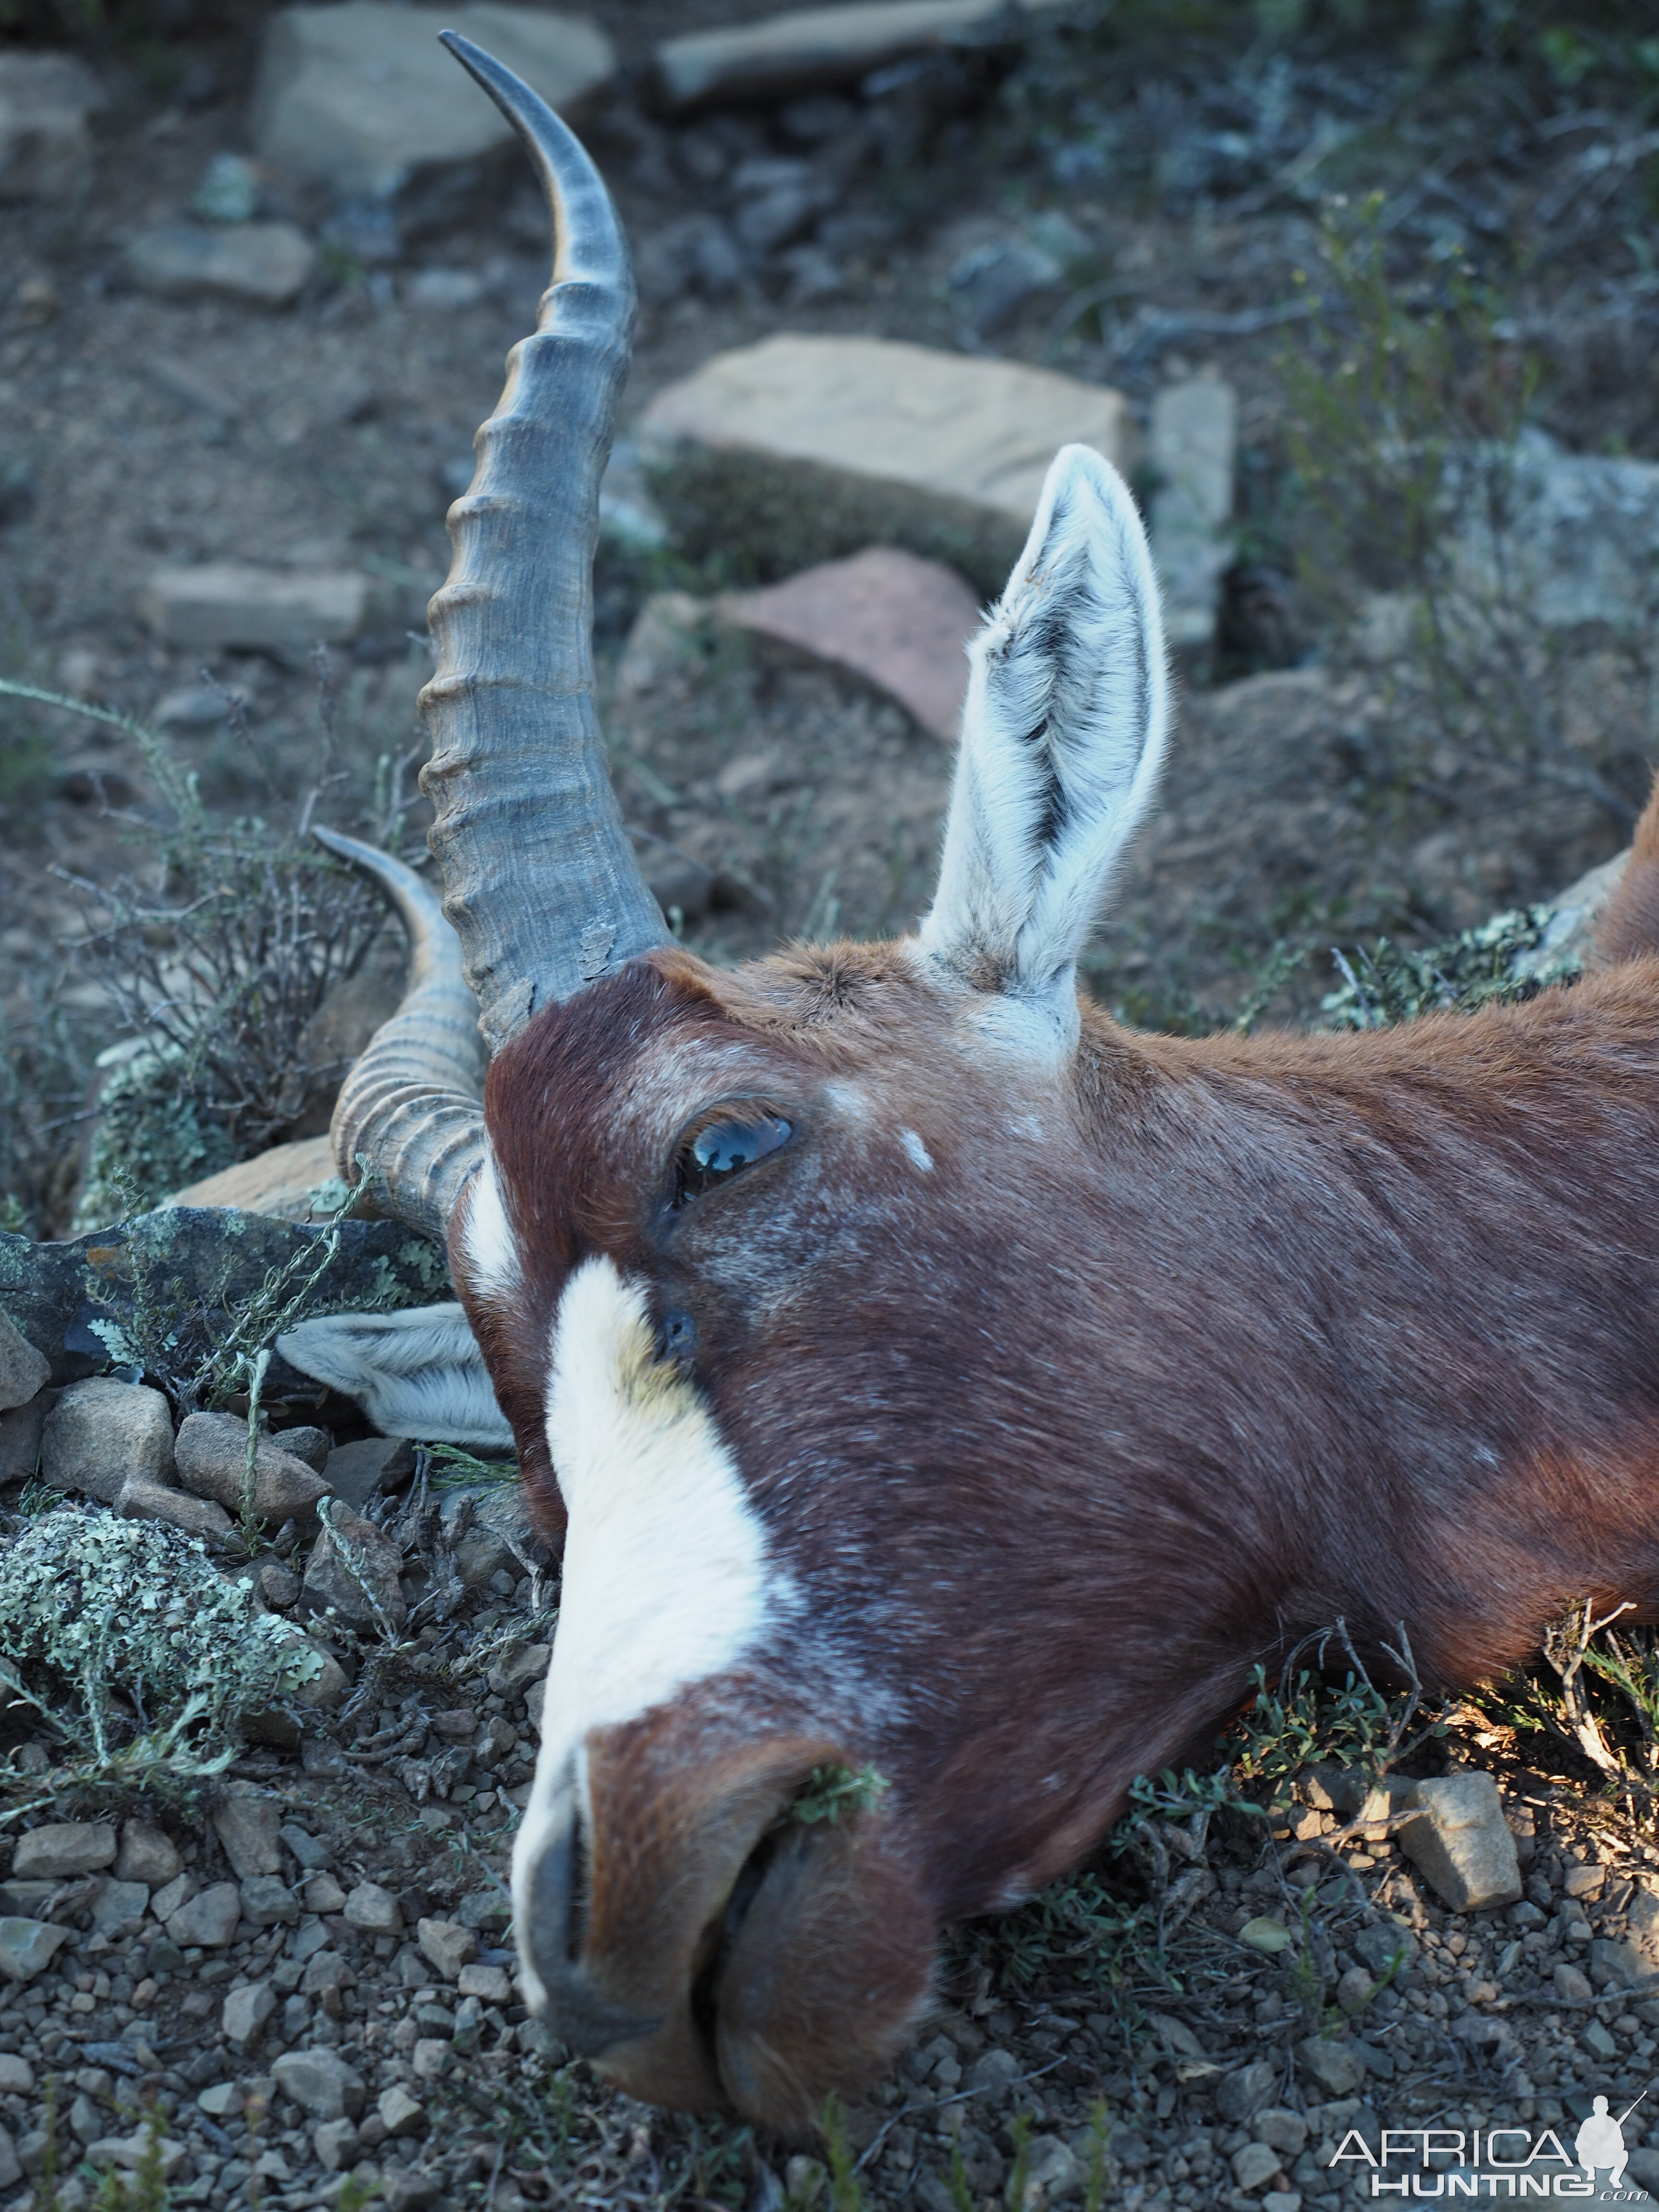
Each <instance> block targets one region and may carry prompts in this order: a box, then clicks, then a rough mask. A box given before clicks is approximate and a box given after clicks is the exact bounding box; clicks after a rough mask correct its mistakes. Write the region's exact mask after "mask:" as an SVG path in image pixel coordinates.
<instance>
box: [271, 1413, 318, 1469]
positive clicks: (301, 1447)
mask: <svg viewBox="0 0 1659 2212" xmlns="http://www.w3.org/2000/svg"><path fill="white" fill-rule="evenodd" d="M270 1441H271V1442H272V1443H274V1444H275V1445H276V1449H277V1450H278V1451H285V1452H286V1453H287V1454H288V1455H289V1458H290V1459H297V1460H303V1461H304V1462H305V1464H306V1465H307V1467H308V1468H310V1469H311V1471H312V1473H313V1474H321V1473H322V1471H323V1469H324V1468H325V1467H326V1466H327V1465H328V1455H329V1454H330V1453H331V1451H332V1450H333V1449H334V1439H333V1437H331V1436H330V1434H329V1432H328V1431H327V1430H326V1429H319V1428H317V1427H315V1426H313V1425H307V1426H305V1427H302V1428H297V1429H278V1430H276V1431H275V1433H274V1434H273V1435H272V1437H271V1439H270Z"/></svg>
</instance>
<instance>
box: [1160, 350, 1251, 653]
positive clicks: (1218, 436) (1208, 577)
mask: <svg viewBox="0 0 1659 2212" xmlns="http://www.w3.org/2000/svg"><path fill="white" fill-rule="evenodd" d="M1237 435H1238V398H1237V393H1236V392H1234V390H1233V387H1232V386H1231V384H1225V383H1223V382H1222V380H1221V379H1220V378H1219V377H1215V376H1195V377H1191V378H1188V379H1187V380H1185V381H1183V382H1182V383H1179V384H1169V385H1165V386H1164V389H1163V390H1162V391H1161V392H1158V395H1157V397H1156V398H1154V400H1153V402H1152V453H1151V456H1150V458H1151V460H1152V469H1153V471H1154V473H1155V474H1156V476H1157V477H1158V489H1157V490H1156V491H1155V492H1154V493H1153V495H1152V515H1151V521H1152V533H1151V534H1152V558H1153V560H1154V562H1156V563H1157V567H1158V584H1159V586H1160V594H1161V597H1162V599H1163V602H1164V629H1165V635H1167V636H1168V638H1169V641H1170V645H1171V646H1172V647H1174V648H1175V649H1176V652H1181V651H1182V650H1183V649H1185V650H1188V651H1192V650H1194V649H1200V648H1207V647H1209V646H1210V645H1212V643H1213V642H1214V640H1215V627H1216V617H1217V616H1218V613H1219V612H1220V608H1221V579H1222V577H1223V576H1224V575H1225V574H1226V572H1227V570H1228V569H1229V568H1231V566H1232V562H1233V556H1234V546H1233V542H1232V538H1231V534H1230V532H1229V529H1228V525H1229V524H1230V523H1231V520H1232V512H1233V455H1234V450H1235V447H1236V446H1237Z"/></svg>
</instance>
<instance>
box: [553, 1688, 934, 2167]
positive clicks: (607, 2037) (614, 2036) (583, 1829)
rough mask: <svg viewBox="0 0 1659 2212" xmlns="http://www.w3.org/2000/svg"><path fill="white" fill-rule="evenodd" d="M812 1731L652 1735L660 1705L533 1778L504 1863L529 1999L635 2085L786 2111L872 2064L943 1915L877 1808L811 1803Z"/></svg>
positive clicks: (807, 2118) (891, 1823) (833, 1761)
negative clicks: (668, 1744) (687, 1742)
mask: <svg viewBox="0 0 1659 2212" xmlns="http://www.w3.org/2000/svg"><path fill="white" fill-rule="evenodd" d="M847 1764H848V1761H847V1759H846V1758H845V1754H844V1753H842V1751H841V1750H840V1749H838V1747H836V1746H835V1745H834V1744H831V1743H828V1742H824V1741H815V1740H812V1739H810V1738H806V1737H789V1738H782V1739H778V1738H774V1739H771V1740H769V1741H768V1740H764V1739H763V1740H761V1741H757V1742H755V1743H752V1744H747V1745H740V1746H738V1747H723V1748H720V1749H717V1750H712V1751H705V1752H703V1753H702V1754H701V1755H697V1754H696V1753H693V1754H691V1755H690V1756H688V1755H687V1754H685V1753H680V1754H679V1755H678V1756H677V1757H671V1756H665V1747H664V1746H663V1744H662V1742H661V1741H660V1740H659V1732H658V1730H656V1729H653V1725H652V1717H650V1716H647V1718H646V1719H645V1720H644V1721H642V1722H639V1723H631V1724H629V1726H627V1727H625V1728H620V1729H611V1730H598V1731H595V1733H594V1734H593V1735H590V1736H589V1737H588V1739H587V1741H586V1743H585V1745H584V1746H583V1747H581V1748H580V1750H579V1751H578V1752H577V1753H575V1754H574V1756H573V1757H569V1758H568V1759H566V1761H565V1762H564V1764H563V1765H562V1768H561V1769H560V1771H556V1772H553V1773H548V1774H541V1775H538V1778H537V1784H536V1792H535V1796H533V1798H532V1803H531V1807H530V1810H529V1813H528V1814H527V1815H526V1822H525V1826H524V1829H523V1831H522V1832H521V1834H520V1842H519V1846H518V1850H517V1853H516V1856H515V1861H514V1869H513V1889H514V1899H515V1905H516V1917H517V1924H518V1931H519V1947H520V1955H521V1958H522V1961H523V1965H524V1967H525V1978H526V1985H527V1990H528V1995H529V1997H530V2002H531V2004H532V2009H533V2010H535V2011H536V2012H537V2014H538V2015H539V2017H540V2018H541V2019H542V2020H543V2021H544V2022H545V2024H546V2026H547V2027H549V2028H550V2030H551V2032H552V2033H554V2034H555V2035H556V2036H557V2037H558V2038H559V2039H560V2040H561V2041H562V2043H564V2044H565V2045H568V2047H569V2048H570V2049H571V2050H572V2051H575V2052H576V2053H578V2054H579V2055H580V2056H581V2057H586V2058H588V2059H590V2060H592V2062H593V2063H594V2064H595V2066H596V2067H597V2068H598V2069H599V2071H600V2072H601V2073H603V2074H604V2075H606V2076H607V2078H608V2079H610V2080H611V2081H614V2082H616V2083H617V2086H618V2087H621V2088H623V2089H625V2090H626V2091H627V2092H628V2093H629V2094H630V2095H632V2096H635V2097H640V2098H642V2099H645V2100H648V2101H650V2102H652V2103H655V2104H659V2105H669V2106H678V2107H680V2108H682V2109H688V2110H693V2111H711V2110H728V2111H729V2110H735V2111H737V2112H740V2113H741V2114H743V2115H744V2118H749V2119H752V2120H757V2121H761V2122H764V2123H766V2124H769V2125H771V2126H774V2127H777V2128H780V2129H782V2130H786V2131H798V2130H804V2129H805V2128H807V2127H809V2126H810V2125H811V2123H812V2121H813V2120H814V2119H815V2118H816V2117H817V2114H818V2113H819V2112H820V2110H821V2108H822V2106H823V2100H824V2099H825V2097H826V2096H828V2095H829V2093H831V2092H832V2091H842V2092H846V2091H850V2090H854V2089H856V2088H858V2087H860V2085H861V2084H863V2083H864V2082H866V2081H868V2080H870V2078H871V2077H872V2075H874V2074H876V2073H877V2072H878V2071H879V2070H880V2069H881V2067H882V2066H883V2065H884V2063H886V2062H887V2061H888V2059H889V2058H890V2057H891V2056H892V2054H893V2052H894V2051H895V2050H896V2048H897V2047H898V2046H899V2045H901V2043H902V2039H903V2037H904V2034H905V2032H906V2030H907V2029H908V2027H909V2025H910V2023H911V2021H913V2019H914V2018H915V2014H916V2013H917V2011H918V2010H919V2008H921V2005H922V2004H923V2003H924V2002H926V2000H927V1994H928V1990H929V1985H930V1981H931V1974H932V1962H933V1946H934V1940H935V1936H936V1932H937V1922H936V1917H935V1915H934V1913H933V1910H932V1908H931V1906H930V1905H929V1904H928V1902H927V1899H926V1898H925V1897H924V1896H923V1895H922V1894H921V1888H920V1885H918V1884H917V1883H916V1882H915V1881H914V1880H913V1879H912V1877H911V1876H910V1875H909V1874H908V1872H907V1870H906V1869H905V1866H904V1863H903V1861H902V1857H901V1855H900V1852H899V1850H898V1848H897V1845H898V1840H899V1838H898V1831H897V1823H896V1821H895V1820H893V1818H892V1817H891V1815H890V1814H887V1813H886V1812H885V1810H884V1808H883V1807H882V1806H880V1805H877V1806H873V1807H872V1806H862V1807H859V1808H855V1809H854V1810H852V1811H849V1812H847V1813H844V1814H842V1815H841V1817H839V1818H836V1819H835V1820H829V1819H820V1820H812V1821H804V1820H801V1819H799V1817H797V1813H796V1809H795V1808H797V1807H798V1806H799V1803H800V1802H801V1796H802V1791H803V1790H804V1789H805V1786H806V1785H807V1784H808V1782H809V1778H811V1775H812V1774H813V1772H814V1771H815V1770H817V1771H822V1770H823V1769H824V1768H826V1767H835V1766H844V1765H847Z"/></svg>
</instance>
